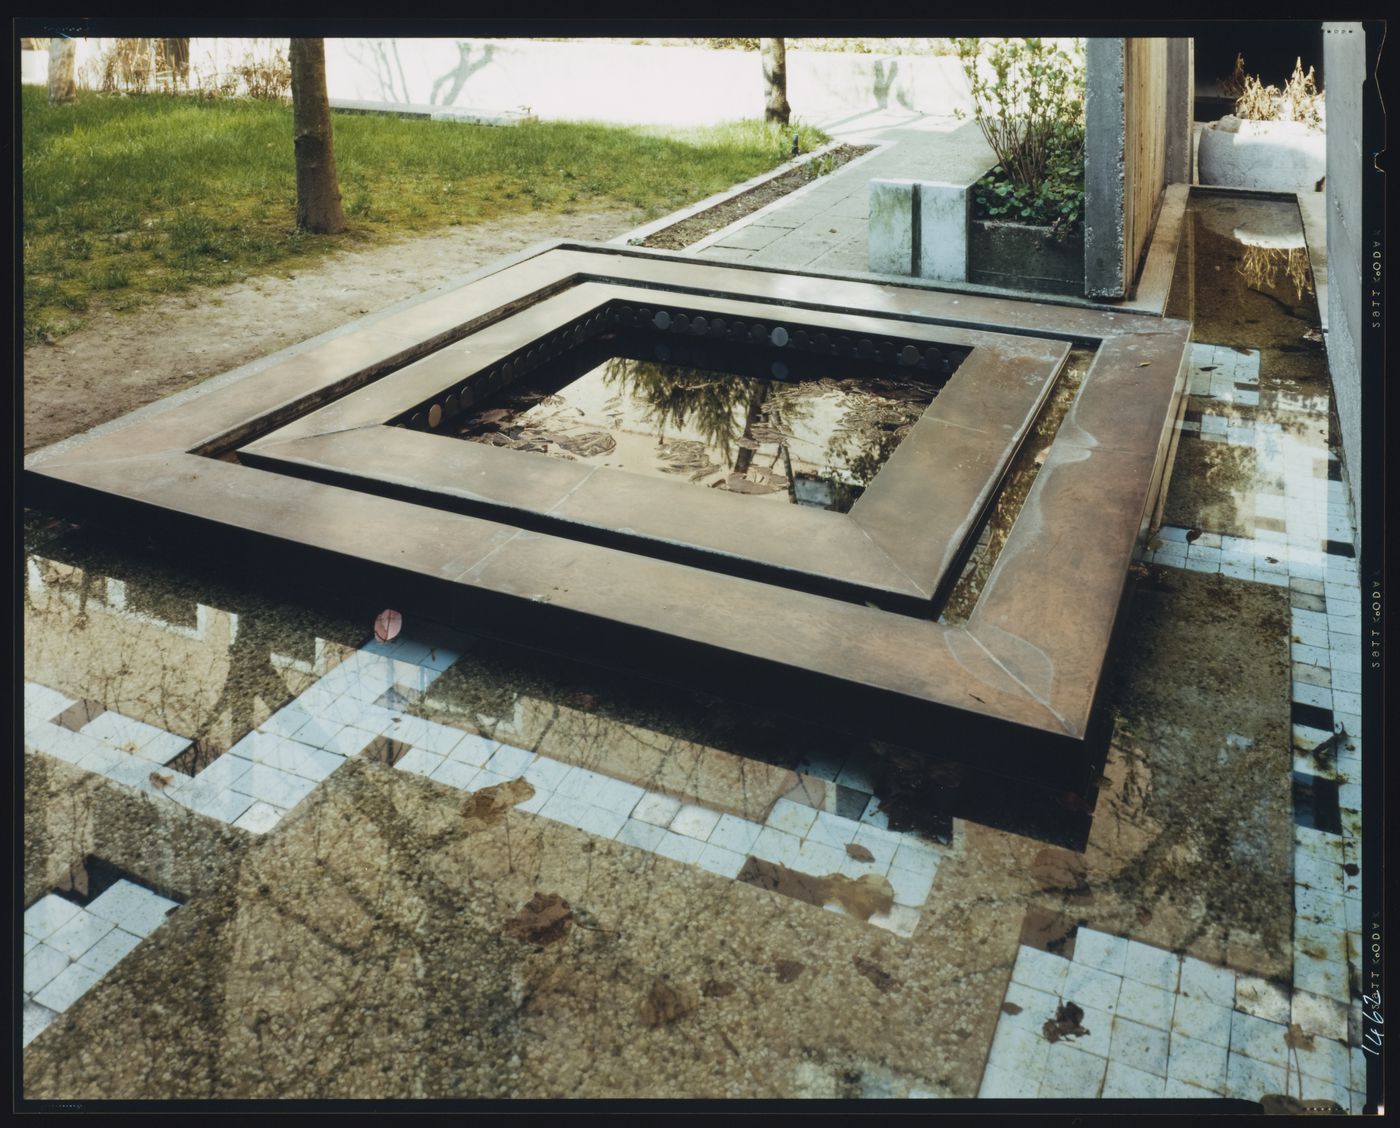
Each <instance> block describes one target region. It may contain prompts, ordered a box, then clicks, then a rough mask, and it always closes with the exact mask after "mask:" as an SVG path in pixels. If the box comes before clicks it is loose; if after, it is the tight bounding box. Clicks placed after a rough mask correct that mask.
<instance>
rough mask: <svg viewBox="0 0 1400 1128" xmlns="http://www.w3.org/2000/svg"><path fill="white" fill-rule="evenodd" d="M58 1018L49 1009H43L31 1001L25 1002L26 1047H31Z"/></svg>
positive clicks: (24, 1035) (26, 1000)
mask: <svg viewBox="0 0 1400 1128" xmlns="http://www.w3.org/2000/svg"><path fill="white" fill-rule="evenodd" d="M57 1017H58V1015H57V1014H55V1013H54V1012H53V1011H51V1010H49V1008H48V1007H41V1006H40V1005H39V1004H38V1003H36V1002H33V1001H32V1000H30V999H25V1000H24V1034H23V1037H24V1045H26V1046H27V1045H29V1043H30V1042H32V1041H34V1039H35V1038H37V1037H38V1036H39V1035H40V1034H42V1033H43V1032H44V1031H45V1030H47V1029H48V1027H49V1024H50V1023H52V1022H53V1020H54V1019H56V1018H57Z"/></svg>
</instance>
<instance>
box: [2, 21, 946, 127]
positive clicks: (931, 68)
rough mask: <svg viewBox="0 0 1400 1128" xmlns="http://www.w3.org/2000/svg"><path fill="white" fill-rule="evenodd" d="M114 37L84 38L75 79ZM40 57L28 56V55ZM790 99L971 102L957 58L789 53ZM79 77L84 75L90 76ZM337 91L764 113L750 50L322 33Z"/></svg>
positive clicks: (491, 107) (579, 114) (731, 114)
mask: <svg viewBox="0 0 1400 1128" xmlns="http://www.w3.org/2000/svg"><path fill="white" fill-rule="evenodd" d="M109 42H110V41H102V40H91V39H88V40H79V41H78V56H77V71H78V79H79V83H80V84H83V83H85V82H87V81H90V80H91V77H92V73H93V69H94V68H93V64H94V63H95V61H96V59H97V57H98V56H99V55H100V54H101V52H102V50H103V47H104V46H105V44H106V43H109ZM279 44H281V45H283V46H285V40H281V41H279V40H271V39H262V40H246V39H199V38H196V39H192V40H191V41H190V68H191V72H192V77H195V76H199V75H209V74H212V73H216V72H219V71H223V70H226V69H227V68H228V67H229V66H230V65H232V64H235V63H237V62H238V61H240V60H241V59H242V58H243V56H244V54H245V53H246V52H248V51H253V52H256V53H259V54H266V53H267V52H268V51H270V50H271V49H273V48H274V47H276V46H277V45H279ZM25 54H26V58H25V60H24V70H23V80H24V81H25V82H40V83H42V82H43V81H44V74H45V71H46V69H47V54H46V53H43V52H26V53H25ZM31 54H32V55H34V56H36V57H35V58H34V59H33V60H30V59H29V58H28V56H29V55H31ZM787 70H788V101H789V102H790V103H791V105H792V109H793V114H794V115H795V116H796V117H797V118H799V119H801V120H802V121H805V122H809V123H812V124H817V123H821V122H832V121H836V120H839V119H841V118H843V117H849V116H853V115H856V114H860V113H865V112H867V111H869V110H874V109H881V108H891V109H900V108H903V109H908V110H913V111H918V112H922V113H927V114H938V115H947V114H951V113H952V112H953V111H954V109H955V108H956V109H964V110H967V109H970V108H971V103H970V100H969V98H968V93H967V84H966V81H965V80H964V78H963V76H962V68H961V65H960V64H959V62H958V60H957V59H956V58H952V57H947V56H939V57H924V56H917V55H890V56H880V55H855V54H843V53H839V52H830V51H789V52H788V56H787ZM85 72H86V73H85ZM326 83H327V86H328V87H329V92H330V95H331V97H333V98H345V99H351V100H355V101H366V102H397V103H412V104H418V105H438V106H456V107H458V108H461V109H473V110H487V111H501V110H517V109H520V108H521V107H522V106H528V107H529V108H530V110H531V112H532V113H533V114H534V115H535V116H536V117H539V118H542V119H545V120H558V121H583V120H593V121H607V122H614V123H619V124H638V125H641V124H656V125H706V124H713V123H716V122H721V121H734V120H737V119H740V118H754V117H761V116H762V114H763V71H762V64H761V62H760V57H759V54H758V52H757V51H715V50H710V49H708V48H704V47H648V46H634V45H631V44H626V43H547V42H542V41H539V40H531V39H496V40H488V39H327V40H326Z"/></svg>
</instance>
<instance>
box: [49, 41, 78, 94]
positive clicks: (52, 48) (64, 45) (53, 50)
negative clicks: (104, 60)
mask: <svg viewBox="0 0 1400 1128" xmlns="http://www.w3.org/2000/svg"><path fill="white" fill-rule="evenodd" d="M77 54H78V47H77V44H76V43H74V42H73V40H71V39H69V38H68V37H67V36H66V35H55V36H52V37H50V39H49V101H50V102H52V103H53V104H54V105H58V104H59V103H61V102H71V101H73V100H74V99H75V98H77V96H78V87H77V84H76V83H75V82H74V80H73V63H74V60H75V59H76V58H77Z"/></svg>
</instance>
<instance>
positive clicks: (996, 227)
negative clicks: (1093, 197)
mask: <svg viewBox="0 0 1400 1128" xmlns="http://www.w3.org/2000/svg"><path fill="white" fill-rule="evenodd" d="M967 280H968V281H969V282H980V283H982V284H983V285H987V286H1005V287H1007V288H1009V289H1013V290H1026V291H1030V292H1033V293H1042V294H1074V295H1078V296H1080V297H1082V296H1083V294H1084V232H1083V230H1082V229H1081V230H1080V231H1078V232H1077V233H1075V234H1073V235H1071V236H1070V237H1069V238H1067V239H1066V240H1065V241H1064V242H1063V243H1061V242H1058V241H1057V240H1056V239H1055V236H1054V235H1053V234H1052V233H1051V229H1050V228H1049V227H1035V226H1032V225H1030V224H1026V223H1007V222H1006V221H1004V220H999V219H975V220H973V221H972V228H971V238H970V239H969V240H968V253H967Z"/></svg>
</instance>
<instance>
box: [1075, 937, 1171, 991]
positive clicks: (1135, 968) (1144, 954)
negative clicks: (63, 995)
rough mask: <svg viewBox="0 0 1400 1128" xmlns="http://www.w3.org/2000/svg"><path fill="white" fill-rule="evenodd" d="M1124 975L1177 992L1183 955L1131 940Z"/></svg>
mask: <svg viewBox="0 0 1400 1128" xmlns="http://www.w3.org/2000/svg"><path fill="white" fill-rule="evenodd" d="M1076 954H1077V952H1076ZM1123 975H1124V976H1125V977H1126V978H1127V979H1135V980H1137V981H1138V982H1139V983H1146V984H1147V985H1148V986H1149V987H1157V988H1160V989H1161V990H1163V991H1169V992H1175V991H1176V988H1177V983H1178V981H1179V980H1180V977H1181V957H1180V956H1178V955H1176V954H1175V953H1174V952H1168V951H1166V950H1164V949H1162V948H1154V947H1153V946H1152V945H1150V944H1142V943H1139V942H1138V941H1136V940H1129V941H1128V955H1127V959H1126V960H1125V961H1124V964H1123Z"/></svg>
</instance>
